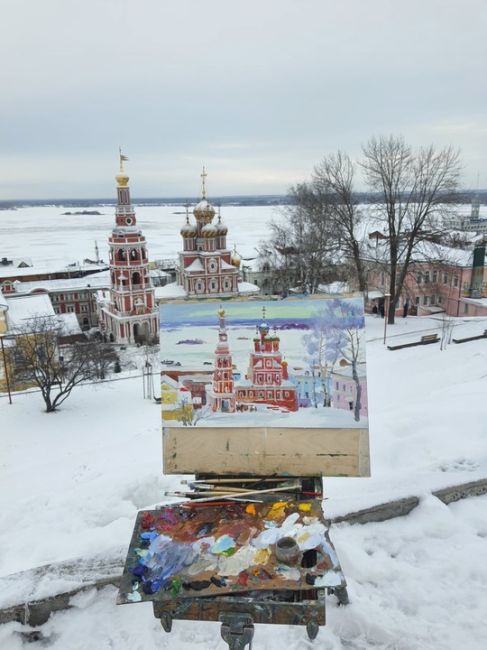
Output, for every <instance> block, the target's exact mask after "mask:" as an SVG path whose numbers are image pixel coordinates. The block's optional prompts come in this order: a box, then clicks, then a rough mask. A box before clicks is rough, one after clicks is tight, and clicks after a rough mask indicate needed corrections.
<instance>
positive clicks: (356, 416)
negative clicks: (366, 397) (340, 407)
mask: <svg viewBox="0 0 487 650" xmlns="http://www.w3.org/2000/svg"><path fill="white" fill-rule="evenodd" d="M352 377H353V380H354V382H355V388H356V390H357V396H356V398H355V407H354V410H353V419H354V420H355V422H358V421H359V420H360V409H361V407H362V402H361V398H362V386H361V385H360V379H359V376H358V373H357V362H356V361H352Z"/></svg>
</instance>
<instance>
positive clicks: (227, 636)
mask: <svg viewBox="0 0 487 650" xmlns="http://www.w3.org/2000/svg"><path fill="white" fill-rule="evenodd" d="M219 618H220V621H221V623H222V627H221V635H222V639H223V640H224V641H225V643H228V648H229V650H244V649H245V646H246V645H247V644H249V645H250V643H251V642H252V638H253V636H254V622H253V621H252V618H251V617H250V616H248V615H247V614H237V613H235V614H234V613H231V614H220V617H219Z"/></svg>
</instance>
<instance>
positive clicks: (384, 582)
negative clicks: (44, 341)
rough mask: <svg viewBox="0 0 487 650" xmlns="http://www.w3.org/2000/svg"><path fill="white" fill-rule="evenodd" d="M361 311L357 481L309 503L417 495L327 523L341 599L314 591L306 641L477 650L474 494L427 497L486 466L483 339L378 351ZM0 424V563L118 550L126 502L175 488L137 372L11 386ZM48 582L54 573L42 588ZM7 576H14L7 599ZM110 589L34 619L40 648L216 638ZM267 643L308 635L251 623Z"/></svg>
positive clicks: (484, 593) (479, 598) (330, 506)
mask: <svg viewBox="0 0 487 650" xmlns="http://www.w3.org/2000/svg"><path fill="white" fill-rule="evenodd" d="M366 321H367V322H366V325H367V340H368V349H367V359H368V385H369V408H370V411H369V412H370V442H371V461H372V477H371V478H369V479H366V478H363V479H358V478H357V479H346V478H334V479H330V478H329V479H325V481H324V486H325V493H326V497H327V500H326V501H325V502H324V509H325V514H326V515H327V516H336V515H340V514H344V513H346V512H349V511H351V510H357V509H359V508H362V507H366V506H370V505H374V504H377V503H382V502H385V501H387V500H389V499H392V498H396V497H405V496H410V495H412V494H415V495H418V496H420V497H421V503H420V506H419V507H418V508H417V509H416V510H414V511H413V512H412V513H411V514H410V515H409V516H407V517H405V518H400V519H395V520H392V521H389V522H384V523H380V524H367V525H365V526H359V525H356V526H349V525H346V524H341V525H338V526H334V527H333V528H332V531H331V536H332V540H333V542H334V544H335V547H336V549H337V552H338V555H339V558H340V561H341V564H342V567H343V570H344V573H345V576H346V577H347V580H348V585H349V593H350V597H351V601H352V602H351V605H350V606H348V607H340V608H338V607H337V606H336V604H335V602H334V599H333V598H329V599H328V601H327V603H328V604H327V625H326V627H324V628H321V629H320V632H319V637H318V642H319V646H318V647H320V648H321V647H323V648H329V649H337V650H339V649H340V650H341V649H343V650H345V649H346V648H347V649H348V648H354V649H356V650H362V649H366V648H369V647H374V648H380V649H382V650H392V648H394V649H396V650H416V649H417V650H419V649H420V648H421V649H422V648H425V647H427V648H428V649H433V650H450V649H451V650H453V649H455V648H458V647H462V648H468V649H469V650H481V649H482V650H483V648H484V647H485V646H486V644H487V638H486V631H485V626H484V623H483V621H484V613H485V609H486V607H487V562H486V560H487V548H486V545H485V538H486V537H487V524H486V518H485V509H486V507H487V497H475V498H471V499H469V500H465V501H462V502H458V503H455V504H452V505H450V506H445V505H443V504H442V503H441V502H440V501H438V500H437V499H436V498H434V497H432V496H429V495H430V493H431V490H433V489H438V488H441V487H445V486H448V485H452V484H455V483H461V482H465V481H469V480H475V479H479V478H484V477H485V476H486V475H487V445H486V440H485V422H486V421H487V400H485V394H486V371H485V368H486V362H487V349H486V346H485V341H474V342H472V343H469V344H467V345H463V346H456V345H449V346H448V347H447V348H446V350H444V351H441V350H440V348H439V346H425V347H417V348H407V349H404V350H400V351H397V352H390V351H388V350H387V349H386V348H385V347H384V346H383V344H382V336H383V323H384V321H383V320H382V319H380V318H375V317H367V319H366ZM454 323H455V335H457V334H458V335H459V336H468V335H472V334H475V333H477V332H478V330H479V326H480V328H481V329H482V328H483V327H484V324H485V323H486V321H485V320H484V321H483V322H481V321H480V320H479V319H458V320H454ZM441 327H442V319H440V318H438V319H435V318H422V319H419V318H415V317H408V318H406V319H398V322H397V324H396V325H394V326H389V327H388V341H391V342H392V341H395V342H400V341H409V340H417V339H418V338H419V336H420V335H422V334H424V333H432V332H435V331H437V332H440V333H441ZM0 421H1V422H2V433H3V432H8V433H9V434H10V435H2V436H1V438H0V457H1V458H2V474H1V477H0V495H1V496H0V506H1V509H0V512H1V513H2V515H1V516H2V526H1V527H0V575H6V574H10V573H13V572H17V571H22V570H24V569H28V568H31V567H34V566H38V565H41V564H45V563H48V562H58V561H61V560H68V559H70V558H75V557H83V556H85V557H92V556H94V555H96V554H99V555H101V557H103V556H106V557H107V558H110V557H113V555H114V554H115V555H116V554H118V555H119V554H120V552H121V551H120V549H121V547H127V545H128V543H129V540H130V536H131V533H132V528H133V524H134V520H135V515H136V512H137V510H138V509H139V508H145V507H148V506H150V505H152V504H155V503H160V502H161V501H162V500H163V499H162V496H161V495H162V493H163V491H164V490H167V489H175V488H176V487H177V486H178V485H179V483H178V481H179V477H176V476H174V477H169V476H167V477H166V476H163V475H162V473H161V453H162V452H161V435H160V411H159V407H158V406H156V405H155V404H154V403H153V402H151V401H148V400H143V399H142V379H141V377H135V378H127V379H122V380H120V381H115V382H106V383H102V384H95V385H92V386H83V387H80V388H78V389H77V390H76V392H75V393H73V395H72V396H71V398H70V399H69V400H68V401H67V402H66V403H65V405H64V406H63V408H62V410H60V411H59V412H58V413H55V414H51V415H48V414H45V413H43V412H42V402H41V398H40V396H39V394H38V393H30V394H24V395H15V394H14V397H13V404H12V405H9V404H8V402H7V400H6V399H5V398H3V399H0ZM59 586H60V585H59V584H57V583H56V581H55V580H54V581H53V583H52V584H49V582H47V583H45V584H44V585H43V589H44V592H45V593H48V592H49V589H52V590H54V589H56V588H57V587H59ZM22 588H23V587H22V583H21V581H19V590H18V593H19V596H20V594H21V592H22ZM14 596H15V594H13V593H10V594H9V595H8V597H9V598H10V599H12V598H14ZM115 596H116V591H115V590H114V589H113V588H110V587H109V588H106V589H104V590H103V591H102V592H100V593H96V592H94V591H90V592H88V593H84V594H82V595H80V596H78V597H76V598H75V599H74V601H73V604H74V609H72V610H69V611H67V612H61V613H58V614H55V615H53V616H52V617H51V619H50V620H49V622H48V623H47V624H46V625H45V626H43V628H42V629H43V633H44V634H45V635H46V636H48V637H50V639H51V641H50V645H49V647H52V648H54V649H57V648H59V649H61V648H62V650H69V649H71V648H72V649H73V650H74V649H75V648H76V650H92V648H95V647H96V648H101V647H116V648H117V650H132V649H133V648H138V647H154V648H166V647H167V648H169V647H171V648H178V649H180V648H181V649H184V648H188V649H189V648H202V649H203V648H209V647H212V648H225V647H226V646H225V645H224V644H223V642H222V640H221V639H220V636H219V629H218V625H216V624H210V623H202V622H196V623H191V622H181V621H176V622H175V623H174V626H173V632H172V633H171V635H166V634H165V633H164V632H163V631H162V629H161V627H160V624H159V622H158V621H157V620H156V619H154V618H153V614H152V608H151V606H150V605H144V604H140V605H130V606H128V607H127V606H124V607H116V606H115V604H114V603H115ZM6 598H7V596H6V595H4V596H3V598H2V601H3V604H5V603H6ZM10 602H11V601H10ZM20 629H21V627H20V625H19V624H16V623H11V624H8V625H4V626H2V627H1V628H0V646H1V647H2V648H3V647H5V648H8V650H10V649H12V650H15V649H16V648H19V649H20V648H21V647H22V645H21V641H20V638H19V636H18V635H17V633H16V632H17V631H18V630H20ZM280 644H282V645H286V647H288V648H289V649H290V650H291V649H292V650H294V649H298V648H303V647H308V646H307V641H305V632H304V629H303V628H298V627H296V628H288V627H285V626H284V627H281V626H272V627H265V626H257V628H256V636H255V641H254V647H256V648H274V647H278V646H279V645H280ZM32 647H33V649H34V650H35V648H37V647H39V648H40V647H41V646H40V644H32Z"/></svg>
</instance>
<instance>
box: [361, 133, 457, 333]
mask: <svg viewBox="0 0 487 650" xmlns="http://www.w3.org/2000/svg"><path fill="white" fill-rule="evenodd" d="M363 155H364V159H363V161H362V163H361V165H362V167H363V170H364V173H365V178H366V181H367V183H368V186H369V189H370V190H372V191H373V192H374V193H375V194H376V211H377V215H378V216H379V217H381V218H382V219H383V222H384V225H385V229H386V235H387V238H388V245H389V250H388V257H389V259H388V262H389V273H390V275H389V293H390V295H391V298H390V301H389V313H388V315H387V316H388V322H389V323H391V324H393V323H394V315H395V310H396V307H397V304H398V301H399V297H400V295H401V291H402V287H403V285H404V280H405V278H406V275H407V273H408V269H409V264H410V262H411V259H412V254H413V251H414V249H415V247H416V245H417V244H418V242H420V241H421V240H422V239H424V237H425V235H426V234H427V235H428V236H431V232H432V231H434V230H437V229H438V228H441V226H442V221H443V218H444V217H445V216H446V214H447V213H448V212H449V211H450V210H451V207H450V206H451V205H452V203H453V201H454V200H455V199H456V191H457V189H458V186H459V178H460V159H459V153H458V152H457V151H455V150H453V149H452V148H451V147H448V148H446V149H440V150H437V149H435V147H434V146H433V145H431V146H429V147H426V148H423V149H420V150H419V151H417V152H413V150H412V149H411V147H410V146H409V145H407V144H406V143H405V142H404V140H403V139H402V138H400V137H394V136H389V137H381V138H372V139H371V140H369V142H368V143H367V144H366V145H365V146H364V147H363Z"/></svg>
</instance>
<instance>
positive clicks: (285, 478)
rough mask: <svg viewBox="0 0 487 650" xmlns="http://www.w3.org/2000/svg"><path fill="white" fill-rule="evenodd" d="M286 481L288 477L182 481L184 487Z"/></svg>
mask: <svg viewBox="0 0 487 650" xmlns="http://www.w3.org/2000/svg"><path fill="white" fill-rule="evenodd" d="M284 481H289V477H288V476H281V477H275V476H273V477H271V478H266V477H265V476H259V477H258V478H252V477H247V478H246V477H245V476H243V477H242V478H206V479H194V480H192V481H189V480H188V479H183V480H181V483H182V484H183V485H187V484H188V483H211V484H213V483H283V482H284Z"/></svg>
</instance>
